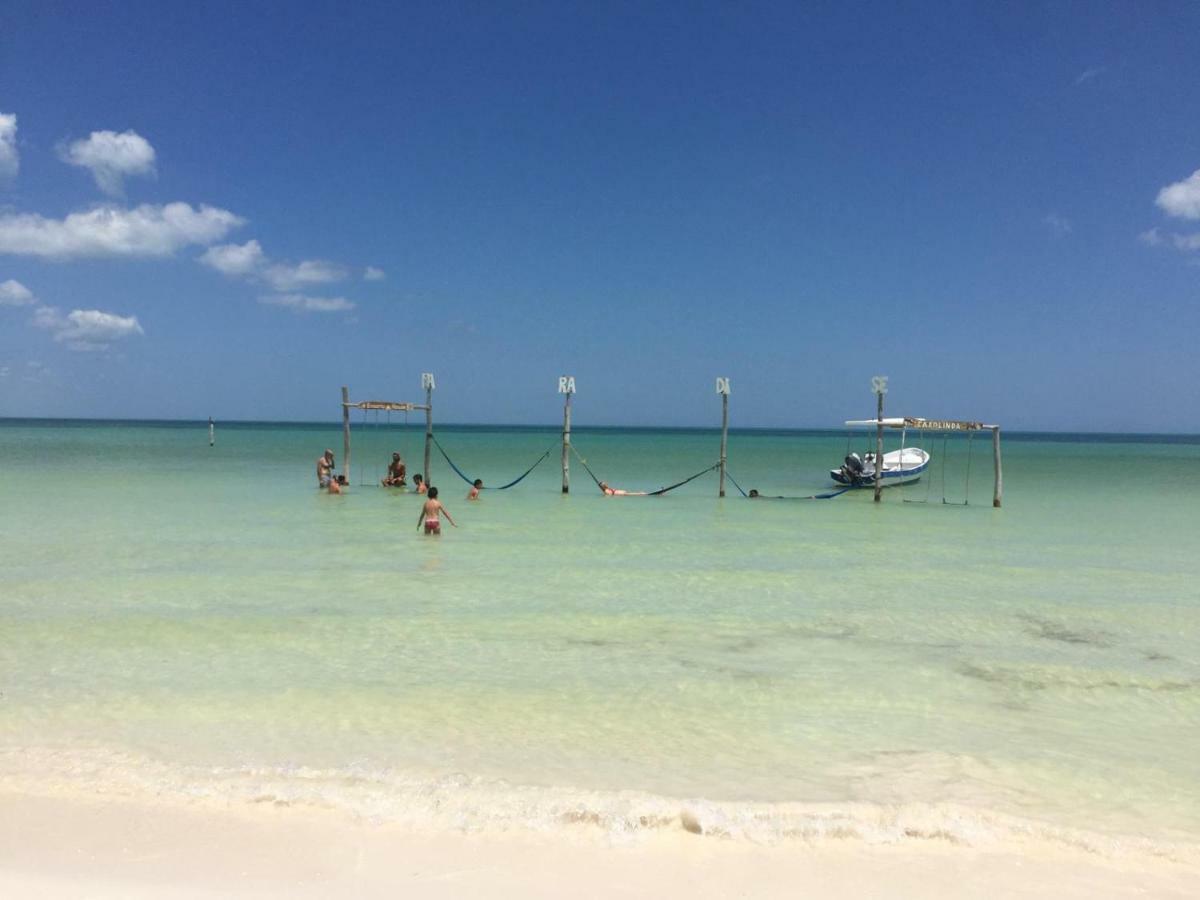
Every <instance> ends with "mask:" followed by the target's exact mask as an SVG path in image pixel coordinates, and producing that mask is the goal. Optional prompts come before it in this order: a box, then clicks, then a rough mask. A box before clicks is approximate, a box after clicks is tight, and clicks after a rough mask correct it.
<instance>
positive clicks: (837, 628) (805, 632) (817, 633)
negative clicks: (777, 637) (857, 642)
mask: <svg viewBox="0 0 1200 900" xmlns="http://www.w3.org/2000/svg"><path fill="white" fill-rule="evenodd" d="M779 633H780V634H781V635H783V636H784V637H796V638H824V639H826V640H835V641H840V640H845V639H847V638H852V637H854V636H855V635H856V634H858V626H857V625H850V624H849V623H846V622H809V623H805V624H803V625H788V626H786V627H784V628H783V629H781V630H780V632H779Z"/></svg>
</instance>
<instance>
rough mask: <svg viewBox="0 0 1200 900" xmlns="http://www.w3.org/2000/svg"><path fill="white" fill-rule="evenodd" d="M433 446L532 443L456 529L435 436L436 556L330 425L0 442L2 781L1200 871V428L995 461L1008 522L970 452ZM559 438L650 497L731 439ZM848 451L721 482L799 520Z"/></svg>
mask: <svg viewBox="0 0 1200 900" xmlns="http://www.w3.org/2000/svg"><path fill="white" fill-rule="evenodd" d="M438 438H439V440H440V441H441V443H442V444H443V446H444V447H445V449H446V451H447V453H449V455H450V456H451V458H453V459H454V462H455V463H456V464H457V465H458V466H459V467H460V468H461V469H462V470H463V471H464V472H466V473H467V474H468V475H470V476H471V477H482V478H483V479H484V481H485V485H499V484H502V483H504V482H506V481H509V480H511V479H512V478H515V477H516V476H517V475H519V474H520V473H521V472H523V471H524V470H525V469H526V468H527V467H528V466H529V465H531V464H532V463H533V462H534V461H535V460H536V459H538V458H539V457H540V456H541V455H542V454H543V453H544V452H545V451H547V450H549V451H550V454H549V457H548V458H546V459H545V460H543V461H542V462H541V464H540V465H539V466H538V467H537V468H535V469H534V471H533V472H532V473H531V474H530V475H529V476H528V477H527V478H526V479H525V480H524V481H522V482H521V483H520V484H518V485H517V486H516V487H514V488H512V489H510V490H505V491H497V490H485V491H484V493H483V497H482V499H481V500H480V501H479V502H477V503H467V502H466V501H465V500H464V496H465V494H466V490H467V485H466V484H465V483H464V482H463V481H462V480H461V479H460V478H459V477H458V476H457V475H456V474H454V473H453V472H452V470H451V469H450V467H449V466H448V465H447V464H446V461H445V460H444V459H443V458H442V457H441V455H440V454H439V453H438V451H437V450H436V449H435V450H434V454H433V464H432V467H431V468H432V476H433V477H432V482H433V483H434V484H435V485H437V486H438V487H439V488H440V489H441V492H442V494H441V499H442V500H443V501H444V502H445V505H446V506H447V507H448V509H449V511H450V513H451V514H452V515H453V516H454V518H455V520H456V522H457V523H458V526H459V527H457V528H452V527H446V528H445V529H444V531H445V533H444V534H443V535H442V536H441V537H438V538H432V537H426V536H424V535H422V534H420V533H419V532H418V530H417V527H416V526H417V519H418V513H419V506H420V500H419V499H418V498H417V497H416V496H415V495H413V494H412V493H410V492H403V491H397V490H390V489H384V488H380V487H378V486H376V485H377V482H378V479H379V478H380V477H381V476H382V474H383V469H384V466H385V465H386V462H387V460H388V459H389V457H390V454H391V451H393V450H399V451H400V452H402V453H403V454H404V457H405V459H406V461H407V463H408V468H409V472H410V473H413V472H416V471H420V469H421V468H422V463H421V453H422V440H423V436H422V434H421V431H420V429H419V428H417V427H413V428H411V429H405V428H401V427H393V428H384V427H378V426H371V425H367V426H366V427H358V426H357V423H356V429H355V446H354V456H353V465H352V467H351V471H350V473H349V476H350V480H351V482H352V486H351V488H350V489H349V490H348V492H347V493H346V494H344V495H343V496H340V497H337V496H330V495H328V494H326V493H324V492H320V491H317V490H316V489H315V476H314V467H315V460H316V458H317V456H318V455H319V454H320V452H321V451H322V450H324V449H325V448H326V447H330V448H332V449H333V450H334V451H335V453H336V454H337V456H338V461H339V464H340V462H341V459H340V457H341V431H340V423H330V424H328V425H325V424H319V425H300V424H297V425H289V424H255V423H221V422H218V423H217V429H216V445H215V446H214V447H211V448H210V447H209V445H208V431H207V425H206V423H200V422H196V423H146V422H58V421H25V420H7V421H0V454H2V456H3V459H4V462H5V468H4V470H5V471H6V472H7V473H8V481H7V482H6V483H5V486H4V489H3V500H2V501H0V502H2V506H0V510H2V513H0V786H3V787H6V788H9V789H16V790H31V791H54V792H65V793H70V792H81V793H90V794H96V793H100V792H103V793H105V794H108V795H142V794H147V795H153V796H155V797H158V798H165V799H172V798H174V799H179V800H180V801H187V802H192V801H196V800H198V799H208V800H217V801H221V802H228V803H231V804H235V805H236V804H241V803H271V804H276V805H280V806H284V805H295V806H303V805H314V806H320V807H331V808H335V809H342V810H345V811H347V812H349V813H352V814H357V815H361V816H363V817H366V818H368V819H371V820H377V821H385V822H396V823H401V824H405V825H409V826H412V827H415V828H431V829H438V828H447V827H448V828H454V829H466V830H471V831H474V830H480V831H482V830H488V829H510V828H533V829H538V830H547V831H556V830H561V829H578V828H590V829H597V828H598V829H601V830H603V831H604V832H607V833H608V834H610V835H612V836H613V838H614V839H622V840H626V839H636V837H637V835H638V834H639V833H640V832H645V831H652V830H655V829H661V828H674V827H687V828H688V829H689V830H693V831H700V832H703V833H706V834H713V835H720V836H724V837H727V838H731V839H738V840H752V841H758V842H768V843H771V842H781V841H788V840H817V839H822V838H830V839H833V838H837V839H841V838H861V839H864V840H868V841H896V840H909V839H914V838H918V839H919V838H922V837H928V838H939V839H948V840H951V841H954V842H958V843H963V844H972V845H974V844H978V843H980V842H995V841H1005V840H1009V839H1023V840H1027V839H1030V838H1035V839H1039V840H1045V841H1051V842H1053V841H1058V842H1064V843H1070V844H1073V845H1075V846H1082V847H1088V848H1092V849H1095V850H1097V852H1103V853H1116V852H1120V853H1130V852H1138V853H1148V854H1152V855H1156V856H1169V857H1176V858H1185V857H1186V858H1190V859H1193V860H1195V859H1197V858H1200V856H1198V855H1197V849H1196V848H1197V847H1198V846H1200V804H1198V803H1197V802H1196V798H1197V797H1198V796H1200V764H1198V763H1197V761H1196V748H1197V747H1200V589H1198V587H1197V585H1198V584H1200V506H1198V503H1200V438H1196V437H1162V436H1120V435H1107V436H1096V435H1016V434H1014V435H1005V438H1004V445H1003V450H1004V479H1005V483H1004V506H1003V508H1002V509H993V508H992V505H991V493H992V471H991V465H992V461H991V447H990V440H988V439H987V438H983V439H980V438H976V439H975V444H974V446H973V447H972V448H971V450H972V453H971V455H970V456H969V457H968V455H967V450H968V448H967V444H966V441H965V439H963V438H961V437H958V438H955V439H953V440H951V441H948V442H947V444H946V445H945V447H944V448H943V445H942V442H941V441H940V439H932V440H930V441H929V443H927V444H925V445H924V446H926V449H929V450H930V451H931V452H932V453H933V456H934V458H933V463H932V466H931V468H930V471H929V472H928V473H927V475H926V477H925V478H924V479H923V480H922V481H921V482H919V483H918V484H916V485H911V486H908V487H904V488H892V489H889V490H888V491H887V492H885V497H884V502H883V503H881V504H879V505H876V504H874V503H872V502H871V495H870V492H869V491H855V492H850V493H847V494H844V495H842V496H839V497H836V498H833V499H828V500H799V499H797V500H757V501H749V500H746V499H743V497H742V496H741V494H740V493H739V489H738V487H736V486H735V485H734V484H733V483H730V484H729V486H728V492H729V493H728V496H727V497H726V498H725V499H723V500H722V499H718V497H717V476H716V473H715V472H710V473H708V474H706V475H703V476H701V477H699V478H697V479H696V480H694V481H692V482H690V483H688V484H687V485H685V486H683V487H681V488H679V489H678V490H675V491H672V492H670V493H668V494H666V495H664V496H661V497H604V496H602V495H601V494H600V492H599V491H598V490H597V489H596V487H595V485H594V484H593V482H592V479H591V478H590V477H589V475H588V474H587V472H585V471H584V469H583V467H582V466H581V465H580V463H579V461H578V459H576V458H572V461H571V479H572V481H571V484H572V491H571V493H570V494H569V495H567V496H564V495H562V493H561V491H560V481H561V473H560V469H559V439H560V438H559V434H558V432H557V430H556V429H555V428H545V429H540V428H502V427H446V426H439V429H438ZM890 440H891V443H890V446H891V447H894V446H895V443H894V441H895V438H894V437H892V438H891V439H890ZM573 442H574V445H575V447H576V448H577V449H578V451H579V453H580V455H581V456H582V457H584V458H585V459H586V460H587V463H588V465H589V466H590V467H591V468H592V469H593V470H594V471H595V473H596V474H597V476H598V477H600V478H603V479H604V480H607V481H609V482H610V483H612V484H613V485H615V486H618V487H622V488H626V489H629V490H655V489H657V488H659V487H662V486H664V485H668V484H672V483H674V482H677V481H679V480H681V479H683V478H686V477H687V476H690V475H692V474H695V473H697V472H699V471H701V470H703V469H705V468H706V467H708V466H710V465H712V463H714V462H716V459H717V455H718V447H719V435H718V434H716V433H715V432H712V431H707V430H694V431H692V430H661V431H659V430H622V429H587V428H576V430H575V433H574V436H573ZM910 443H913V441H910ZM866 444H867V440H866V438H858V439H856V440H855V441H854V443H853V445H852V446H853V448H854V449H859V450H861V449H863V448H864V447H865V446H866ZM846 451H847V438H846V437H845V436H844V435H841V434H835V433H830V432H779V431H772V432H765V431H764V432H752V431H740V432H734V433H732V434H731V436H730V439H729V471H730V473H731V474H732V476H733V477H734V478H735V479H736V480H737V485H740V487H741V488H743V489H746V490H749V489H750V488H751V487H753V488H757V489H758V490H760V491H761V492H762V493H763V494H769V495H777V494H778V495H788V496H793V497H800V496H807V495H812V494H814V493H821V492H823V491H827V490H829V489H830V487H831V482H830V481H829V478H828V470H829V469H830V468H831V467H833V466H836V465H837V464H839V463H840V461H841V459H842V457H843V456H844V455H845V453H846ZM968 459H969V466H970V472H969V477H968V471H967V469H968ZM943 461H944V464H943ZM360 465H361V468H360ZM943 498H945V500H946V501H947V502H946V503H943ZM964 499H969V501H970V502H969V504H968V505H960V504H961V501H963V500H964Z"/></svg>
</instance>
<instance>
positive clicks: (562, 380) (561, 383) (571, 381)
mask: <svg viewBox="0 0 1200 900" xmlns="http://www.w3.org/2000/svg"><path fill="white" fill-rule="evenodd" d="M558 392H559V393H560V394H573V393H575V376H574V375H560V376H559V377H558Z"/></svg>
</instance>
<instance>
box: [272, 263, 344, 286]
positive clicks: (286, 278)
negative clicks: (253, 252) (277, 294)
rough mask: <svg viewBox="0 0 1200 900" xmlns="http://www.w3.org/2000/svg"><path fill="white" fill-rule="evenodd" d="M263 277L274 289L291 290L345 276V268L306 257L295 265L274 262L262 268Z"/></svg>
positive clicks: (325, 282) (339, 279) (326, 282)
mask: <svg viewBox="0 0 1200 900" xmlns="http://www.w3.org/2000/svg"><path fill="white" fill-rule="evenodd" d="M262 275H263V278H264V279H265V280H266V282H267V284H269V285H271V288H272V289H273V290H276V291H293V290H295V289H296V288H302V287H305V286H306V285H310V284H329V283H330V282H331V281H341V280H342V279H343V278H345V277H346V270H345V269H343V268H342V267H341V266H339V265H337V264H336V263H331V262H326V261H325V260H322V259H306V260H303V261H302V262H299V263H297V264H296V265H291V264H290V263H274V264H272V265H270V266H267V267H266V269H264V270H263V273H262Z"/></svg>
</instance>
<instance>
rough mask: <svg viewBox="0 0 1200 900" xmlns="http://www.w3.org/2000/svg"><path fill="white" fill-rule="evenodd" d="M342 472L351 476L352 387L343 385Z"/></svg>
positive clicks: (347, 477)
mask: <svg viewBox="0 0 1200 900" xmlns="http://www.w3.org/2000/svg"><path fill="white" fill-rule="evenodd" d="M342 474H343V475H345V476H346V479H347V480H349V478H350V388H348V387H346V385H344V384H343V385H342Z"/></svg>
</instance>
